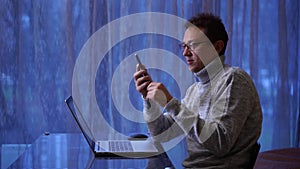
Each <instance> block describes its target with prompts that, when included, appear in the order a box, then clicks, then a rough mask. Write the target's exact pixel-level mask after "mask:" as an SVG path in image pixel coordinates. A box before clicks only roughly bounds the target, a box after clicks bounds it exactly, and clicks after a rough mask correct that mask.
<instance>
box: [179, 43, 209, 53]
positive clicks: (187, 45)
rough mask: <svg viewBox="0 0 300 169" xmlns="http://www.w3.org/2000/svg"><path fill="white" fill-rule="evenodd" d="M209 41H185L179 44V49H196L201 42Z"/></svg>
mask: <svg viewBox="0 0 300 169" xmlns="http://www.w3.org/2000/svg"><path fill="white" fill-rule="evenodd" d="M207 42H208V41H203V42H189V43H184V42H181V43H179V44H178V47H179V49H180V50H181V51H182V52H183V51H184V50H185V48H187V49H188V51H194V50H195V49H196V47H197V46H198V45H200V44H201V43H207Z"/></svg>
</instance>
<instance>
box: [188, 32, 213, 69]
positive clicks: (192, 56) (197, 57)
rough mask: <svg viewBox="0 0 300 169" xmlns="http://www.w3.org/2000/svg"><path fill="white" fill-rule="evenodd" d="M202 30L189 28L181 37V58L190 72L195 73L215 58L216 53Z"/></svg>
mask: <svg viewBox="0 0 300 169" xmlns="http://www.w3.org/2000/svg"><path fill="white" fill-rule="evenodd" d="M203 31H204V30H203V29H199V28H196V27H192V26H191V27H189V28H188V29H187V30H186V31H185V33H184V37H183V43H184V44H186V45H187V47H185V48H184V51H183V56H185V58H186V60H187V64H188V66H189V69H190V71H192V72H194V73H196V72H199V71H200V70H201V69H203V68H204V67H205V66H206V65H207V64H208V63H209V62H211V61H212V60H213V59H214V58H215V57H216V56H218V53H217V51H216V50H215V48H214V46H213V45H212V44H211V42H210V41H209V39H208V38H207V37H206V35H205V34H204V33H203Z"/></svg>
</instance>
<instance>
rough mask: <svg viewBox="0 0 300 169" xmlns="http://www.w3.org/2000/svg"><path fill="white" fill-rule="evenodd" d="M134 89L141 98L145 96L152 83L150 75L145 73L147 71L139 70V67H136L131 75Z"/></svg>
mask: <svg viewBox="0 0 300 169" xmlns="http://www.w3.org/2000/svg"><path fill="white" fill-rule="evenodd" d="M133 77H134V82H135V88H136V90H137V91H138V92H140V93H141V94H142V96H143V98H146V96H147V87H148V85H149V84H150V83H151V82H152V79H151V77H150V75H149V74H148V72H147V69H140V65H139V64H137V65H136V72H135V73H134V74H133Z"/></svg>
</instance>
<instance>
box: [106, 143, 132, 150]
mask: <svg viewBox="0 0 300 169" xmlns="http://www.w3.org/2000/svg"><path fill="white" fill-rule="evenodd" d="M109 150H110V151H111V152H132V151H133V148H132V145H131V143H130V141H125V140H124V141H120V140H116V141H109Z"/></svg>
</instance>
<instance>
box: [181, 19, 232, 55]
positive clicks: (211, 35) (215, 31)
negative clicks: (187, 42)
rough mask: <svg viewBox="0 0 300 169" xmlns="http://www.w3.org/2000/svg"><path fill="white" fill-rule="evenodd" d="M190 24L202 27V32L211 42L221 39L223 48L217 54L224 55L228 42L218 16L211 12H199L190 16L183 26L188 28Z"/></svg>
mask: <svg viewBox="0 0 300 169" xmlns="http://www.w3.org/2000/svg"><path fill="white" fill-rule="evenodd" d="M192 25H194V26H196V27H198V28H200V29H204V34H205V35H206V36H207V37H208V39H209V40H210V41H211V43H215V42H216V41H218V40H222V41H223V42H224V48H223V49H222V51H221V52H220V53H219V55H224V53H225V50H226V46H227V42H228V34H227V32H226V29H225V26H224V24H223V23H222V20H221V19H220V17H219V16H215V15H213V14H212V13H200V14H197V15H195V16H193V17H192V18H190V19H189V23H187V24H186V25H185V26H186V28H189V27H190V26H192Z"/></svg>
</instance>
